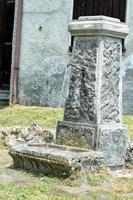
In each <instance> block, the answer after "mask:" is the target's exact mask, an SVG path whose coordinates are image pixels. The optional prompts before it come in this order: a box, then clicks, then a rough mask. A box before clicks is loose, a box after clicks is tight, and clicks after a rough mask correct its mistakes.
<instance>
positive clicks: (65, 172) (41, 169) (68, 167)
mask: <svg viewBox="0 0 133 200" xmlns="http://www.w3.org/2000/svg"><path fill="white" fill-rule="evenodd" d="M9 154H10V155H11V157H12V158H13V162H14V167H15V168H21V169H25V170H31V171H34V172H37V173H41V174H44V175H49V174H50V175H54V176H58V177H61V176H64V177H67V176H69V175H71V174H72V173H73V172H74V171H76V170H82V169H89V170H98V171H99V170H100V168H101V166H102V161H103V156H102V154H101V153H100V152H95V151H92V150H86V149H80V148H74V147H68V146H61V145H55V144H32V145H31V144H19V145H17V146H15V147H12V148H11V149H10V150H9Z"/></svg>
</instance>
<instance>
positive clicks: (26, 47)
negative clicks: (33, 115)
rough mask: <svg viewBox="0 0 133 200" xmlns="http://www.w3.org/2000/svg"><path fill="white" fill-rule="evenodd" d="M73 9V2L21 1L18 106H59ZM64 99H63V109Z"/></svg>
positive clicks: (67, 0)
mask: <svg viewBox="0 0 133 200" xmlns="http://www.w3.org/2000/svg"><path fill="white" fill-rule="evenodd" d="M72 9H73V1H72V0H45V1H44V0H37V1H36V0H28V1H27V0H24V3H23V19H22V33H21V49H20V71H19V81H18V99H19V103H20V104H24V105H41V106H50V107H58V106H61V104H60V100H61V98H60V97H61V93H62V85H63V79H64V74H65V69H66V66H67V63H68V59H69V45H70V35H69V33H68V23H69V22H70V21H71V17H72ZM65 85H67V77H66V83H65ZM64 90H66V88H65V87H64ZM64 93H65V94H66V92H65V91H64ZM65 99H66V96H65V95H64V96H63V98H62V105H64V101H65Z"/></svg>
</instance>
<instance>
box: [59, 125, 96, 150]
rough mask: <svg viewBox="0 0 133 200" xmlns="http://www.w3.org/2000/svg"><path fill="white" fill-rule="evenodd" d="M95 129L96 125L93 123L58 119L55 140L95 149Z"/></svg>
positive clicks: (60, 142) (62, 143) (69, 144)
mask: <svg viewBox="0 0 133 200" xmlns="http://www.w3.org/2000/svg"><path fill="white" fill-rule="evenodd" d="M96 129H97V126H95V125H88V124H85V123H76V122H68V121H63V122H62V121H58V124H57V130H56V133H57V135H56V142H57V144H61V145H68V146H73V147H80V148H85V149H95V146H96Z"/></svg>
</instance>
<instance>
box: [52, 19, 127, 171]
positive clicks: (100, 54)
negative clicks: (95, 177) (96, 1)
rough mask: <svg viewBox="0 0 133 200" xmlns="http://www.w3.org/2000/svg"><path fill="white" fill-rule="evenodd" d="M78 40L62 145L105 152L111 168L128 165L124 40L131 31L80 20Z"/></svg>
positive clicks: (108, 22)
mask: <svg viewBox="0 0 133 200" xmlns="http://www.w3.org/2000/svg"><path fill="white" fill-rule="evenodd" d="M69 32H70V33H71V35H73V36H75V40H74V47H73V54H72V59H71V61H70V65H71V77H70V86H69V95H68V98H67V100H66V105H65V113H64V121H59V122H58V124H57V138H56V141H57V143H58V144H62V145H69V146H76V147H81V148H87V149H89V148H91V149H94V150H96V151H97V150H98V151H101V152H103V155H104V162H105V164H106V165H107V166H109V167H112V168H114V167H115V168H119V167H121V166H123V164H124V161H125V153H126V142H127V127H126V126H125V125H123V124H122V74H121V59H122V39H124V38H125V37H126V36H127V34H128V28H127V26H126V25H125V24H124V23H121V22H120V21H119V20H118V19H115V18H110V17H104V16H93V17H80V18H79V19H78V20H75V21H72V22H71V23H70V25H69Z"/></svg>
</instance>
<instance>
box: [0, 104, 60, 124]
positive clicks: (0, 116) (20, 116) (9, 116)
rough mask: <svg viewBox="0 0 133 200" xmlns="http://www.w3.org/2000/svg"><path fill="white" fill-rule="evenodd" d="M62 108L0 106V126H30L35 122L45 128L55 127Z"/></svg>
mask: <svg viewBox="0 0 133 200" xmlns="http://www.w3.org/2000/svg"><path fill="white" fill-rule="evenodd" d="M62 117H63V109H59V108H58V109H56V108H44V107H26V106H19V105H15V106H7V107H0V127H8V126H14V125H21V126H30V125H31V124H33V123H37V124H39V125H42V126H44V127H47V128H55V126H56V121H57V119H62Z"/></svg>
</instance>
